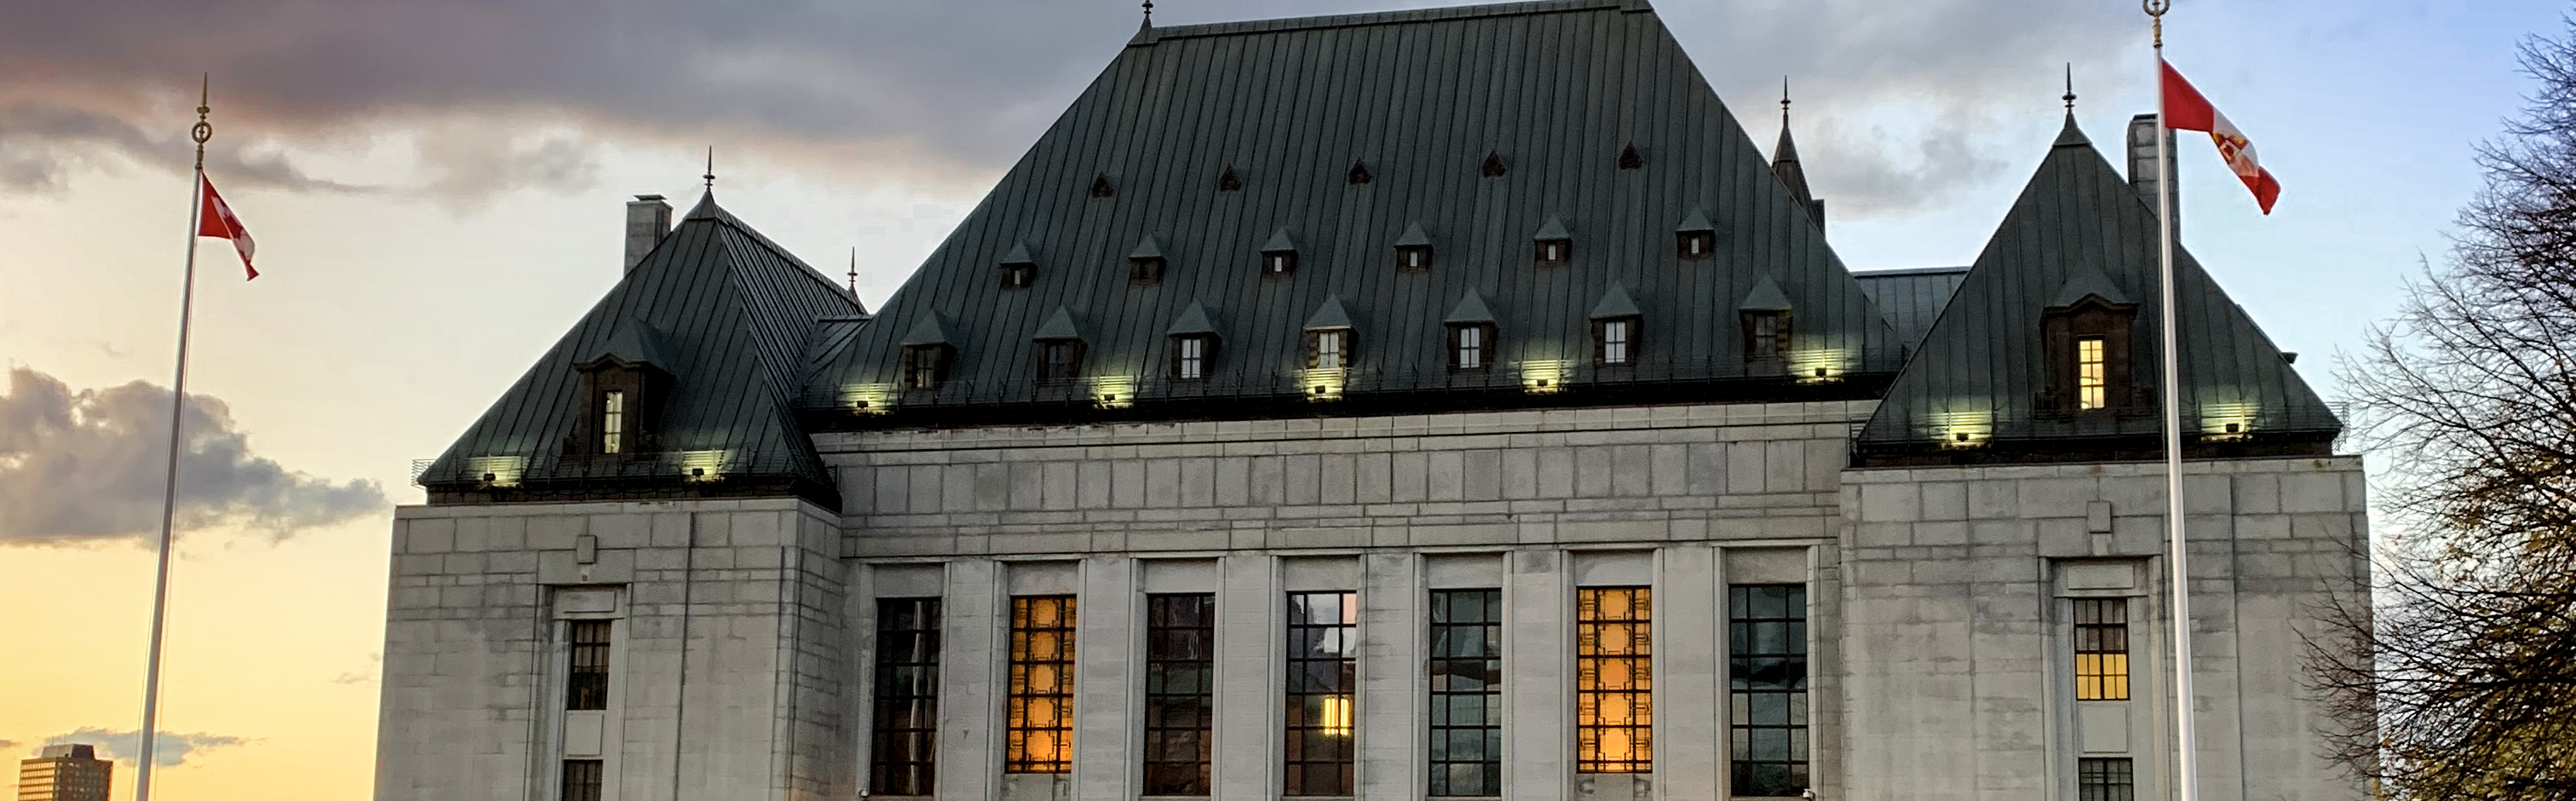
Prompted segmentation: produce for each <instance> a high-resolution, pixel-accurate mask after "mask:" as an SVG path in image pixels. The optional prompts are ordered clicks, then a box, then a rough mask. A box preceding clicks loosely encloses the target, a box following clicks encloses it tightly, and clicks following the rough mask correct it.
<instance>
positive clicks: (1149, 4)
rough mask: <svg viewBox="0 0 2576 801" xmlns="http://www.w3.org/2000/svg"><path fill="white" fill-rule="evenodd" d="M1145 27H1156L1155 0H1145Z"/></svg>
mask: <svg viewBox="0 0 2576 801" xmlns="http://www.w3.org/2000/svg"><path fill="white" fill-rule="evenodd" d="M1145 27H1148V28H1151V27H1154V0H1145Z"/></svg>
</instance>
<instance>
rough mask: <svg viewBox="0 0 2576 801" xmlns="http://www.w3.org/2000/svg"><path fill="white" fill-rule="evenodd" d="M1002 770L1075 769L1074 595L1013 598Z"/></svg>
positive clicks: (1041, 771)
mask: <svg viewBox="0 0 2576 801" xmlns="http://www.w3.org/2000/svg"><path fill="white" fill-rule="evenodd" d="M1005 712H1006V713H1007V714H1006V717H1007V719H1006V720H1005V730H1004V732H1003V746H1002V749H1003V760H1002V771H1003V772H1005V773H1068V772H1071V771H1072V770H1073V596H1070V595H1042V596H1024V597H1018V598H1012V599H1011V675H1010V699H1009V702H1008V704H1007V706H1006V708H1005Z"/></svg>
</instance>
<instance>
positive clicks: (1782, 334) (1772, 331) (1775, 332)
mask: <svg viewBox="0 0 2576 801" xmlns="http://www.w3.org/2000/svg"><path fill="white" fill-rule="evenodd" d="M1788 355H1789V313H1788V312H1784V311H1768V310H1765V311H1748V312H1745V313H1744V361H1745V363H1747V364H1760V363H1764V362H1773V361H1779V360H1781V359H1784V358H1787V357H1788Z"/></svg>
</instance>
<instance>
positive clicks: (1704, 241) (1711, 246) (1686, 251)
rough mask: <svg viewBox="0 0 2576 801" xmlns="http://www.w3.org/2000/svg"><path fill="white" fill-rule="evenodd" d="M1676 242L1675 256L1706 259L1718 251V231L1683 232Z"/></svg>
mask: <svg viewBox="0 0 2576 801" xmlns="http://www.w3.org/2000/svg"><path fill="white" fill-rule="evenodd" d="M1676 240H1677V241H1675V242H1674V248H1673V250H1674V255H1676V256H1680V257H1682V258H1684V259H1705V258H1708V257H1709V254H1711V253H1714V252H1716V250H1717V232H1716V231H1683V232H1681V233H1680V234H1678V235H1676Z"/></svg>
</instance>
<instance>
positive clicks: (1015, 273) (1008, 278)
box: [1002, 262, 1038, 289]
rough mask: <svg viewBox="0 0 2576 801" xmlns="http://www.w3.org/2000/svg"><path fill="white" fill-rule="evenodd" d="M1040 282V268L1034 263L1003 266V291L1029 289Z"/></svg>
mask: <svg viewBox="0 0 2576 801" xmlns="http://www.w3.org/2000/svg"><path fill="white" fill-rule="evenodd" d="M1037 281H1038V266H1037V264H1035V263H1032V262H1018V263H1013V264H1005V265H1002V288H1003V289H1027V288H1029V286H1030V285H1031V284H1035V283H1037Z"/></svg>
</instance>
